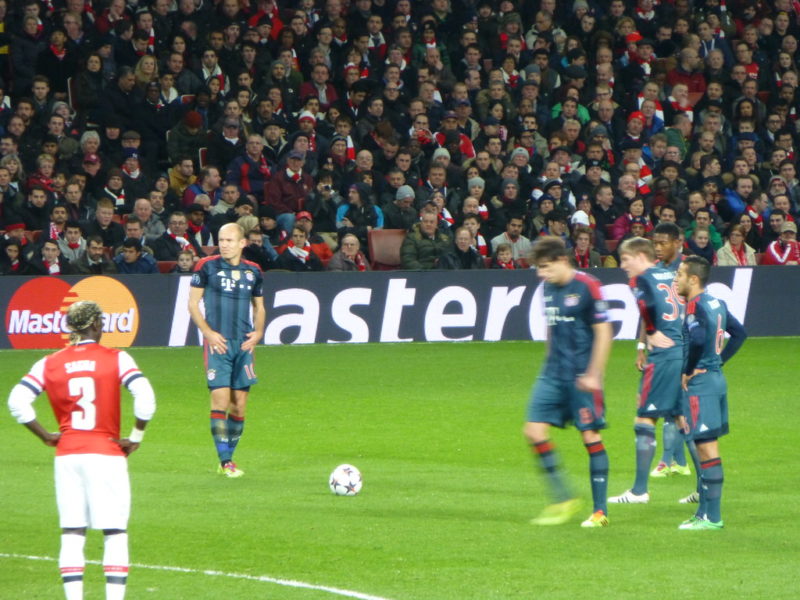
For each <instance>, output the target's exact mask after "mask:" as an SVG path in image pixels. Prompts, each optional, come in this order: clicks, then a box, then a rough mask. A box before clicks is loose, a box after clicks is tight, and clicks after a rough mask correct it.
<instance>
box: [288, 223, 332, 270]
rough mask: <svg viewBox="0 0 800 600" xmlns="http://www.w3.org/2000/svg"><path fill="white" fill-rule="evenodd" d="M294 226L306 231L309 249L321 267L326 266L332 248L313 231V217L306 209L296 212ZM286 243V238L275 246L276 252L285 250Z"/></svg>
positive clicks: (330, 256)
mask: <svg viewBox="0 0 800 600" xmlns="http://www.w3.org/2000/svg"><path fill="white" fill-rule="evenodd" d="M294 226H295V228H299V229H302V230H303V231H305V232H306V240H307V241H308V245H309V247H310V248H311V251H312V252H313V253H314V255H315V256H316V257H317V258H319V259H320V261H321V262H322V266H323V267H325V266H327V264H328V261H330V259H331V258H332V257H333V250H331V246H330V245H329V244H328V242H326V241H325V239H324V238H323V237H322V236H321V235H319V234H318V233H316V232H315V231H314V217H312V216H311V213H310V212H308V211H307V210H301V211H300V212H299V213H297V215H296V216H295V222H294ZM287 243H288V240H287V241H285V242H284V243H283V244H282V245H280V246H278V247H277V252H278V254H281V253H283V251H284V250H286V245H287Z"/></svg>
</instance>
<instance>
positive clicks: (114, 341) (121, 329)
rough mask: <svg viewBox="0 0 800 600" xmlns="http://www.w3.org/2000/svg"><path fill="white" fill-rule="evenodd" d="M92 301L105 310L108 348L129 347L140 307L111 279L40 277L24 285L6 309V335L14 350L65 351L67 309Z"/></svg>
mask: <svg viewBox="0 0 800 600" xmlns="http://www.w3.org/2000/svg"><path fill="white" fill-rule="evenodd" d="M80 300H92V301H94V302H97V303H98V304H99V305H100V308H102V309H103V339H102V342H103V344H104V345H106V346H111V347H115V348H127V347H128V346H131V345H132V344H133V340H134V339H136V333H137V332H138V331H139V307H138V306H137V304H136V300H135V298H134V297H133V294H131V292H130V290H128V288H127V287H125V285H124V284H122V283H120V282H119V281H117V280H116V279H112V278H111V277H100V276H98V277H87V278H86V279H82V280H81V281H79V282H78V283H76V284H74V285H70V284H69V283H67V282H66V281H63V280H61V279H56V278H52V277H38V278H36V279H32V280H31V281H28V282H26V283H25V284H24V285H22V286H21V287H20V288H19V289H18V290H17V291H16V292H14V295H13V296H12V298H11V301H10V302H9V303H8V308H7V309H6V332H7V334H8V341H9V342H10V343H11V347H12V348H63V347H64V346H66V345H67V343H68V341H69V329H68V328H67V310H69V307H70V306H72V304H73V303H74V302H78V301H80Z"/></svg>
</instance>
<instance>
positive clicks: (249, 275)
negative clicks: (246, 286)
mask: <svg viewBox="0 0 800 600" xmlns="http://www.w3.org/2000/svg"><path fill="white" fill-rule="evenodd" d="M244 278H245V279H247V281H253V280H254V279H255V275H253V272H252V271H245V272H244Z"/></svg>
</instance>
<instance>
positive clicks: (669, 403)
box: [608, 238, 683, 504]
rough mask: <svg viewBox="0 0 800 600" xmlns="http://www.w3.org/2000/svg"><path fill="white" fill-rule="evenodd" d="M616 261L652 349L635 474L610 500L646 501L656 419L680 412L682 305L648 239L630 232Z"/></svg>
mask: <svg viewBox="0 0 800 600" xmlns="http://www.w3.org/2000/svg"><path fill="white" fill-rule="evenodd" d="M619 256H620V266H621V267H622V268H623V270H624V271H625V273H626V274H627V275H628V277H629V278H630V286H631V287H632V288H633V294H634V296H635V298H636V302H637V304H638V305H639V312H640V314H641V317H642V322H643V324H644V329H645V333H646V335H647V344H648V346H650V348H651V350H650V353H649V354H648V356H647V361H646V364H645V365H644V369H643V370H642V379H641V381H640V383H639V397H638V406H637V409H636V418H635V419H634V426H633V430H634V432H635V434H636V479H635V480H634V483H633V487H632V488H631V489H629V490H627V491H626V492H624V493H622V494H620V495H619V496H612V497H610V498H609V499H608V501H609V502H610V503H612V504H646V503H647V502H649V501H650V494H648V493H647V480H648V477H649V476H650V465H651V463H652V462H653V456H654V455H655V452H656V422H657V421H658V419H660V418H664V417H676V418H678V419H679V423H681V424H682V423H683V421H682V419H681V417H680V415H681V384H680V382H681V368H682V367H683V310H682V308H681V304H680V302H679V301H678V296H677V293H676V291H675V288H674V286H673V280H674V279H675V276H674V274H673V273H672V272H671V271H668V270H667V269H662V268H661V267H657V266H656V264H655V263H656V254H655V249H654V248H653V244H652V243H651V242H650V240H646V239H644V238H631V239H629V240H626V241H625V242H623V243H622V245H621V246H620V249H619Z"/></svg>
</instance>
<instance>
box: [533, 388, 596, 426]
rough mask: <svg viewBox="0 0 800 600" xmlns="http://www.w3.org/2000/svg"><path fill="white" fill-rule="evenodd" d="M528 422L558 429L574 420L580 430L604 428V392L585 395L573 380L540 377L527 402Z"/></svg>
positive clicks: (586, 393)
mask: <svg viewBox="0 0 800 600" xmlns="http://www.w3.org/2000/svg"><path fill="white" fill-rule="evenodd" d="M526 420H527V421H528V422H529V423H550V424H551V425H555V426H556V427H564V426H565V425H566V424H567V423H569V422H570V421H572V422H573V423H575V427H577V428H578V430H580V431H591V430H594V429H604V428H605V427H606V420H605V401H604V399H603V392H596V393H594V394H593V393H591V392H584V391H582V390H579V389H578V388H577V387H576V386H575V382H574V381H561V380H558V379H552V378H550V377H544V376H539V377H538V378H537V379H536V384H535V385H534V387H533V391H532V392H531V398H530V401H529V402H528V412H527V415H526Z"/></svg>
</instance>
